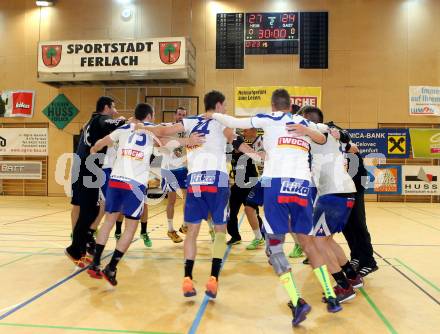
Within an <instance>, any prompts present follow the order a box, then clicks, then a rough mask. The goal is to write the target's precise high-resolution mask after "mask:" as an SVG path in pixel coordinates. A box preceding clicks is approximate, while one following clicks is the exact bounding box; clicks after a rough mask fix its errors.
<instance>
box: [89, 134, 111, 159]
mask: <svg viewBox="0 0 440 334" xmlns="http://www.w3.org/2000/svg"><path fill="white" fill-rule="evenodd" d="M112 144H113V140H112V139H111V138H110V136H109V135H107V136H105V137H104V138H102V139H100V140H98V141H97V142H96V143H95V145H93V147H92V148H90V153H92V154H94V153H97V152H99V151H101V150H102V149H103V148H104V147H106V146H111V145H112Z"/></svg>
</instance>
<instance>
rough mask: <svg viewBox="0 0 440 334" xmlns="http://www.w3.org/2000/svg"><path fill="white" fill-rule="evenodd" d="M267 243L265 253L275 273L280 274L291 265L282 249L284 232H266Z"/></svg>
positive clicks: (286, 270)
mask: <svg viewBox="0 0 440 334" xmlns="http://www.w3.org/2000/svg"><path fill="white" fill-rule="evenodd" d="M267 244H268V247H267V248H266V255H268V257H269V262H270V264H271V265H272V268H273V270H274V271H275V273H276V274H277V275H282V274H284V273H286V272H288V271H289V270H290V269H291V267H290V263H289V261H288V260H287V257H286V255H285V254H284V250H283V244H284V234H268V237H267Z"/></svg>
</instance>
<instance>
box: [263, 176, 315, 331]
mask: <svg viewBox="0 0 440 334" xmlns="http://www.w3.org/2000/svg"><path fill="white" fill-rule="evenodd" d="M272 183H275V184H272ZM279 190H280V182H277V181H276V180H275V179H272V181H271V186H270V187H265V188H264V213H265V216H266V219H264V220H263V225H264V229H265V231H266V255H267V256H268V258H269V263H270V264H271V266H272V268H273V270H274V272H275V274H276V275H277V276H278V277H279V280H280V283H281V284H282V285H283V287H284V289H285V290H286V292H287V294H288V296H289V298H290V302H289V307H290V308H291V310H292V316H293V320H292V325H293V326H297V325H298V324H300V323H301V322H302V321H304V320H305V319H306V315H307V314H308V313H309V312H310V311H311V307H310V306H309V305H308V304H307V303H306V302H305V301H304V299H302V298H301V296H300V293H299V290H298V289H297V287H296V285H295V281H294V279H293V275H292V270H291V267H290V263H289V261H288V260H287V257H286V254H285V253H284V249H283V244H284V240H285V233H287V232H288V231H289V210H288V207H287V206H286V205H284V204H281V203H279V202H278V195H279Z"/></svg>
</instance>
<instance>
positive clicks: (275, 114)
mask: <svg viewBox="0 0 440 334" xmlns="http://www.w3.org/2000/svg"><path fill="white" fill-rule="evenodd" d="M254 117H256V118H259V119H264V120H272V121H279V120H281V119H283V118H285V117H287V113H285V112H282V111H272V112H270V113H260V114H256V115H255V116H254Z"/></svg>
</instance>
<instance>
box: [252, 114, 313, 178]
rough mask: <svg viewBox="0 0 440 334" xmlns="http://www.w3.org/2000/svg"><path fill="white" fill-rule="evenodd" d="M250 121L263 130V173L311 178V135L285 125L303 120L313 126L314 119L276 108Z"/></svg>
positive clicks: (269, 175) (303, 122)
mask: <svg viewBox="0 0 440 334" xmlns="http://www.w3.org/2000/svg"><path fill="white" fill-rule="evenodd" d="M251 124H252V126H253V127H254V128H262V129H263V130H264V143H263V147H264V150H265V151H266V154H267V157H266V160H265V162H264V170H263V177H273V178H284V177H286V178H295V179H302V180H306V181H310V180H311V173H310V163H309V151H310V143H311V142H312V139H311V138H310V137H308V136H295V135H294V134H293V133H289V132H288V131H287V129H286V125H288V124H302V125H304V126H307V127H311V128H313V129H316V125H315V124H314V123H311V122H309V121H308V120H306V119H305V118H303V117H302V116H298V115H292V114H291V113H284V112H280V111H276V112H272V113H268V114H258V115H256V116H254V117H252V118H251Z"/></svg>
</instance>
